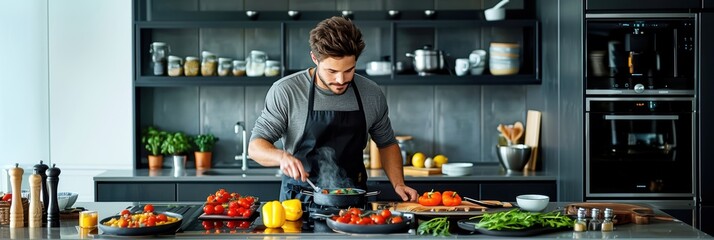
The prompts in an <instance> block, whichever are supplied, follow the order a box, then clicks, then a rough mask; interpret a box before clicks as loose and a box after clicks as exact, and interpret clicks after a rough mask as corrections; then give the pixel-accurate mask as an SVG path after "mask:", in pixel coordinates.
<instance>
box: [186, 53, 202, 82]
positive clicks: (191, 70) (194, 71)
mask: <svg viewBox="0 0 714 240" xmlns="http://www.w3.org/2000/svg"><path fill="white" fill-rule="evenodd" d="M200 70H201V63H200V62H199V61H198V58H197V57H191V56H189V57H186V62H185V63H184V64H183V74H184V75H186V76H187V77H195V76H198V72H199V71H200Z"/></svg>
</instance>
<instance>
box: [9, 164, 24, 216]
mask: <svg viewBox="0 0 714 240" xmlns="http://www.w3.org/2000/svg"><path fill="white" fill-rule="evenodd" d="M8 173H9V174H10V184H11V185H12V202H11V203H10V228H21V227H23V225H24V224H23V222H22V221H23V220H24V212H23V210H22V193H21V190H20V188H21V187H22V174H24V173H25V171H24V170H22V168H20V167H19V164H17V163H15V167H14V168H10V170H8Z"/></svg>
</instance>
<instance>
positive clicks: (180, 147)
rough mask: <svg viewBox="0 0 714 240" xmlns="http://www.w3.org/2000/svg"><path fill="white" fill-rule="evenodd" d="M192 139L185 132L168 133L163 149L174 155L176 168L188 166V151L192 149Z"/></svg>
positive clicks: (162, 145)
mask: <svg viewBox="0 0 714 240" xmlns="http://www.w3.org/2000/svg"><path fill="white" fill-rule="evenodd" d="M190 141H191V139H190V138H189V137H188V136H187V135H186V134H184V133H183V132H175V133H170V134H168V135H166V139H165V140H164V142H163V143H162V144H161V151H164V152H166V153H167V154H170V155H172V156H173V160H174V168H175V169H183V168H184V167H185V166H186V153H188V151H189V150H191V143H190Z"/></svg>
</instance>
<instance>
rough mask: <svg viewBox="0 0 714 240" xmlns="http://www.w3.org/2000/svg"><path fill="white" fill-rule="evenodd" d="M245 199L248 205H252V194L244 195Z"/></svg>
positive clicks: (253, 201) (253, 199) (253, 200)
mask: <svg viewBox="0 0 714 240" xmlns="http://www.w3.org/2000/svg"><path fill="white" fill-rule="evenodd" d="M245 200H246V201H248V205H249V206H250V205H253V203H255V198H254V197H252V196H246V197H245Z"/></svg>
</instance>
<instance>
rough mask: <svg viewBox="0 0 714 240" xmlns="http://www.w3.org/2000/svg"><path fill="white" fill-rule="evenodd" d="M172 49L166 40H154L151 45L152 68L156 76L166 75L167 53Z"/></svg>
mask: <svg viewBox="0 0 714 240" xmlns="http://www.w3.org/2000/svg"><path fill="white" fill-rule="evenodd" d="M170 51H171V50H170V49H169V46H168V45H167V44H166V43H165V42H153V43H151V45H150V46H149V53H150V54H151V62H152V69H153V70H154V75H155V76H161V75H164V74H165V73H164V71H165V68H166V55H168V54H169V52H170Z"/></svg>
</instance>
